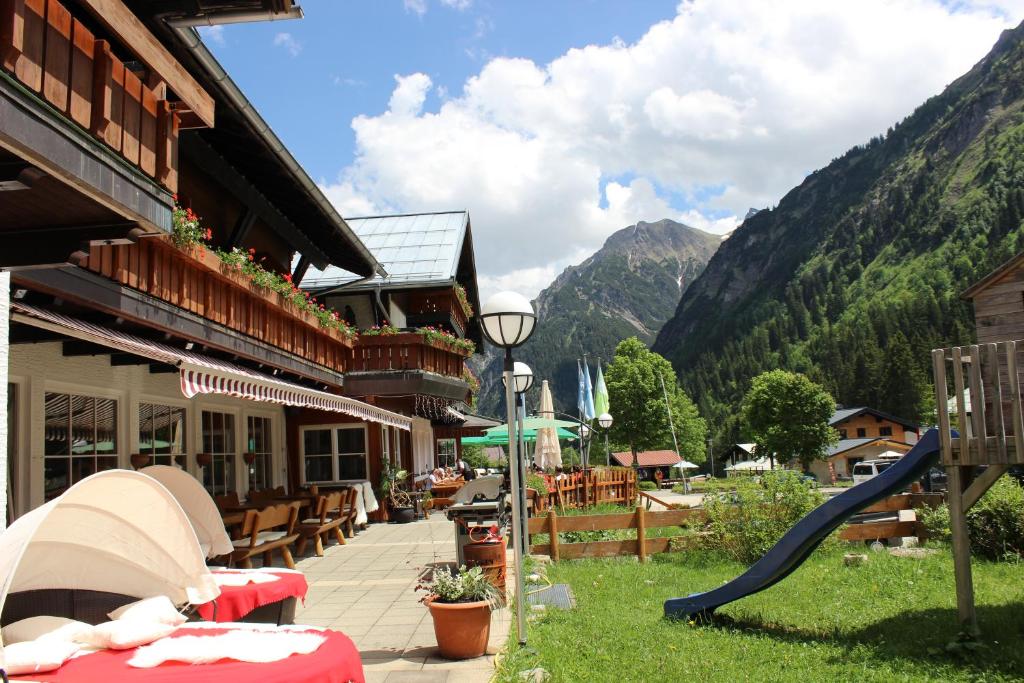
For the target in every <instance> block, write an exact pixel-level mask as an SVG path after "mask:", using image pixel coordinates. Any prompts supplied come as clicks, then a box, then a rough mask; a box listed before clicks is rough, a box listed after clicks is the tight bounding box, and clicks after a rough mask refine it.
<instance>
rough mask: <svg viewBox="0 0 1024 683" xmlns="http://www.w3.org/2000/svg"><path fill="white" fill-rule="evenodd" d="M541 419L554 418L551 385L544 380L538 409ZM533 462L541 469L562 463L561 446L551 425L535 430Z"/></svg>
mask: <svg viewBox="0 0 1024 683" xmlns="http://www.w3.org/2000/svg"><path fill="white" fill-rule="evenodd" d="M538 412H539V415H540V417H541V418H542V419H548V420H554V418H555V402H554V400H552V398H551V387H550V386H548V381H547V380H544V381H543V382H541V385H540V410H539V411H538ZM533 462H534V463H535V464H536V465H537V467H539V468H541V469H547V468H549V467H558V466H559V465H561V464H562V446H561V444H559V443H558V434H557V433H556V432H555V429H554V428H552V427H544V428H542V429H538V430H537V444H536V446H535V448H534V452H533Z"/></svg>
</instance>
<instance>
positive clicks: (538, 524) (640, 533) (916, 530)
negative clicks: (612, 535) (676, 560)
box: [530, 493, 943, 562]
mask: <svg viewBox="0 0 1024 683" xmlns="http://www.w3.org/2000/svg"><path fill="white" fill-rule="evenodd" d="M648 497H650V496H648ZM942 501H943V495H942V494H940V493H906V494H899V495H895V496H891V497H889V498H886V499H885V500H882V501H880V502H878V503H875V504H874V505H872V506H870V507H868V508H865V509H864V510H863V511H862V514H871V513H885V512H892V513H897V514H898V512H899V511H900V510H912V509H915V508H920V507H935V506H937V505H939V504H941V503H942ZM705 520H706V515H705V512H704V510H702V509H700V508H694V509H686V510H663V511H653V512H652V511H649V510H646V509H645V508H644V506H643V505H638V506H637V507H636V510H635V511H633V512H622V513H612V514H606V515H573V516H562V517H559V515H558V513H557V511H555V510H554V509H551V510H548V513H547V516H544V517H534V518H533V519H531V520H530V534H531V535H532V534H548V539H549V540H548V542H547V543H542V544H536V545H531V546H530V552H531V553H533V554H536V555H549V556H550V557H551V559H552V560H555V561H558V560H560V559H567V560H573V559H579V558H588V557H615V556H618V555H636V556H637V558H639V560H640V561H641V562H643V561H645V560H646V559H647V556H648V555H651V554H654V553H664V552H670V551H673V550H680V549H684V548H686V547H688V546H690V545H692V544H693V543H695V542H696V540H697V539H698V538H699V537H700V535H699V534H696V535H691V536H677V537H671V538H670V537H665V538H660V537H659V538H648V537H647V529H649V528H654V527H668V526H678V525H681V524H703V523H704V521H705ZM623 529H636V539H627V540H621V541H592V542H584V543H563V542H561V541H560V540H559V538H558V534H559V533H566V532H569V531H608V530H623ZM922 534H923V530H922V528H921V524H920V522H916V521H914V522H902V521H888V520H886V521H879V522H864V523H854V524H848V525H846V526H845V527H843V528H842V529H841V530H840V532H839V538H840V540H843V541H875V540H879V541H880V540H883V539H886V538H895V537H903V536H918V537H919V538H920V537H922Z"/></svg>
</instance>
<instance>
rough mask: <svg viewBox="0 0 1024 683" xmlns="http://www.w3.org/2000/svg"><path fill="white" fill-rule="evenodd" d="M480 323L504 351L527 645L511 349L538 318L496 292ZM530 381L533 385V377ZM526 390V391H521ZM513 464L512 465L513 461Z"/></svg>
mask: <svg viewBox="0 0 1024 683" xmlns="http://www.w3.org/2000/svg"><path fill="white" fill-rule="evenodd" d="M480 321H481V324H482V327H483V332H484V335H485V336H486V337H487V341H489V342H490V343H492V344H494V345H495V346H496V347H498V348H501V349H504V350H505V363H504V376H503V380H504V382H505V406H506V412H507V417H508V419H507V424H508V453H509V460H510V462H509V477H510V479H511V484H512V557H513V567H514V570H515V573H516V579H515V580H516V633H517V635H518V637H519V644H520V645H525V644H526V604H525V596H524V594H523V549H522V544H521V542H520V539H521V538H522V535H523V520H522V517H521V514H520V507H521V505H520V500H521V499H520V496H521V489H522V485H523V482H522V481H521V479H520V462H519V461H520V459H521V454H520V453H519V449H518V447H517V446H518V444H517V443H516V438H515V436H514V433H513V425H514V424H516V404H515V393H516V391H515V390H516V388H517V387H516V377H515V363H514V361H513V360H512V349H514V348H515V347H517V346H520V345H522V344H523V343H524V342H525V341H526V340H527V339H529V338H530V335H531V334H533V330H534V327H535V326H536V324H537V314H536V313H534V311H533V306H531V305H530V302H529V301H528V300H527V299H526V297H524V296H522V295H520V294H517V293H515V292H499V293H497V294H495V295H494V296H492V297H491V298H490V299H488V300H487V302H486V303H484V305H483V306H481V308H480ZM530 380H531V382H532V373H531V377H530ZM524 390H525V389H524ZM513 457H514V458H515V462H512V458H513Z"/></svg>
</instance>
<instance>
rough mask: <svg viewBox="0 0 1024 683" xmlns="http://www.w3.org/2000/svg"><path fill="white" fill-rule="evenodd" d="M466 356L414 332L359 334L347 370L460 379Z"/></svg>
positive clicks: (464, 352) (463, 352) (465, 353)
mask: <svg viewBox="0 0 1024 683" xmlns="http://www.w3.org/2000/svg"><path fill="white" fill-rule="evenodd" d="M468 355H469V353H468V352H466V351H461V350H458V349H454V348H452V347H450V346H449V345H448V344H445V343H444V342H429V341H427V339H426V338H425V337H424V336H423V335H421V334H417V333H415V332H403V333H400V334H392V335H377V336H369V335H362V336H360V337H359V340H358V341H357V342H356V348H355V352H354V354H353V356H354V360H353V362H352V364H351V366H350V367H349V370H351V371H373V370H426V371H427V372H433V373H436V374H438V375H445V376H447V377H456V378H459V379H461V378H462V369H463V367H465V361H466V356H468Z"/></svg>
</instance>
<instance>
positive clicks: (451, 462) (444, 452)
mask: <svg viewBox="0 0 1024 683" xmlns="http://www.w3.org/2000/svg"><path fill="white" fill-rule="evenodd" d="M456 460H458V451H457V450H456V447H455V439H438V440H437V466H438V467H455V461H456Z"/></svg>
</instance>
